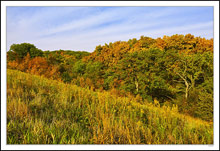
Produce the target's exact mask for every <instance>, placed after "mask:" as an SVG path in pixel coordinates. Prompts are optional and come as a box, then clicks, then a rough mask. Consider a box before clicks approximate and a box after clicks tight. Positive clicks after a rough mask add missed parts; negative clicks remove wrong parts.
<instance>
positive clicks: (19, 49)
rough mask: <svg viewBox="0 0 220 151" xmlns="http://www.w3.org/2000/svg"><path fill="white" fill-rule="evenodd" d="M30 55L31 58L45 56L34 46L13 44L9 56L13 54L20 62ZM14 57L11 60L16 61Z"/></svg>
mask: <svg viewBox="0 0 220 151" xmlns="http://www.w3.org/2000/svg"><path fill="white" fill-rule="evenodd" d="M12 52H13V53H12ZM28 53H29V55H30V57H31V58H34V57H37V56H43V51H42V50H40V49H38V48H36V47H35V46H34V45H33V44H29V43H22V44H13V45H11V47H10V50H9V54H10V55H12V54H13V57H14V56H16V57H17V58H18V59H19V60H21V59H23V58H24V57H25V56H26V55H27V54H28ZM15 54H16V55H15ZM13 57H11V58H10V59H14V58H13Z"/></svg>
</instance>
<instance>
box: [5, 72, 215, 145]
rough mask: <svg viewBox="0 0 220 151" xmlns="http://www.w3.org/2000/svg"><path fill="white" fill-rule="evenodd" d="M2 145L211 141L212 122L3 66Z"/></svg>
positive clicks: (203, 142)
mask: <svg viewBox="0 0 220 151" xmlns="http://www.w3.org/2000/svg"><path fill="white" fill-rule="evenodd" d="M7 121H8V122H7V143H8V144H20V143H21V144H29V143H30V144H50V143H54V144H59V143H61V144H66V143H68V144H113V143H114V144H142V143H143V144H212V143H213V125H212V124H211V123H207V122H205V121H202V120H199V119H194V118H191V117H189V116H185V115H182V114H179V113H178V112H177V108H175V107H174V108H166V107H159V106H157V104H145V105H141V104H139V103H136V100H135V98H125V97H124V98H120V97H116V96H113V95H111V94H110V93H109V92H93V91H91V90H88V89H84V88H79V87H77V86H75V85H70V84H64V83H61V82H57V81H54V80H49V79H46V78H43V77H39V76H35V75H30V74H26V73H22V72H20V71H16V70H9V69H8V70H7Z"/></svg>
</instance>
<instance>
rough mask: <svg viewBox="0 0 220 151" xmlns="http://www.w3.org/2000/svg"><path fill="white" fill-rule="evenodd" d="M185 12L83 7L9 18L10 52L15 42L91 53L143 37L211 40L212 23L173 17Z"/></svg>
mask: <svg viewBox="0 0 220 151" xmlns="http://www.w3.org/2000/svg"><path fill="white" fill-rule="evenodd" d="M184 11H185V10H184V9H183V8H182V9H179V8H178V7H172V8H170V7H165V8H161V9H148V10H146V9H144V8H138V7H123V8H122V7H115V8H109V9H106V10H104V11H103V10H99V9H95V10H94V9H93V8H87V9H86V8H83V7H74V8H72V7H67V8H65V9H64V8H47V7H45V8H42V9H39V11H35V12H34V13H32V14H29V15H27V14H25V15H24V14H23V17H22V15H21V16H19V17H18V18H15V20H16V21H17V24H15V23H13V22H12V20H13V15H11V16H9V17H8V24H7V28H8V29H7V46H8V48H7V49H9V46H10V45H11V44H13V43H22V42H29V43H33V44H35V45H36V46H37V47H38V48H40V49H42V50H57V49H69V50H84V51H90V52H91V51H93V50H94V49H95V47H96V46H97V45H99V44H104V43H109V42H114V41H118V40H128V39H130V38H139V37H140V36H141V35H145V36H150V37H154V38H156V37H161V36H163V35H171V34H187V33H191V34H195V35H196V36H204V37H207V38H211V37H212V34H213V21H206V22H204V21H203V22H201V21H200V22H198V23H190V22H187V21H188V18H190V16H187V15H186V16H185V17H181V18H178V17H174V16H175V15H176V16H178V14H181V13H184ZM191 11H192V10H191ZM173 14H174V15H173ZM63 18H64V19H63ZM66 18H70V19H69V20H68V19H66ZM108 23H109V24H108ZM177 23H179V24H177Z"/></svg>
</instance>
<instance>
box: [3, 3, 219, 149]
mask: <svg viewBox="0 0 220 151" xmlns="http://www.w3.org/2000/svg"><path fill="white" fill-rule="evenodd" d="M6 6H214V132H215V133H214V145H6V108H5V107H6ZM1 92H2V93H1V147H2V148H1V149H4V150H20V149H22V150H36V149H37V150H47V149H48V150H49V149H52V150H64V149H65V150H86V149H87V150H115V149H117V150H138V149H139V150H143V149H144V150H177V149H184V150H219V2H218V1H188V2H186V1H160V2H157V1H91V2H90V1H70V2H69V1H1Z"/></svg>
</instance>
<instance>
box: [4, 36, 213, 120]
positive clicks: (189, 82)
mask: <svg viewBox="0 0 220 151" xmlns="http://www.w3.org/2000/svg"><path fill="white" fill-rule="evenodd" d="M7 68H8V69H15V70H19V71H22V72H26V73H30V74H32V75H40V76H44V77H46V78H48V79H52V80H57V81H62V82H64V83H69V84H74V85H77V86H79V87H82V88H88V89H91V90H93V91H109V92H112V93H113V94H115V95H117V96H121V97H137V98H139V99H138V101H136V102H139V103H141V104H145V103H153V102H154V101H155V100H157V101H159V104H160V105H161V106H167V107H172V106H173V105H177V106H178V111H179V112H180V113H182V114H186V115H190V116H192V117H195V118H200V119H202V120H206V121H208V122H212V121H213V39H205V38H201V37H195V36H193V35H191V34H187V35H177V34H176V35H172V36H163V38H156V39H154V38H150V37H145V36H141V37H140V39H135V38H133V39H130V40H128V41H117V42H114V43H111V42H110V43H109V44H104V45H102V46H101V45H99V46H97V47H96V48H95V50H94V51H93V52H92V53H88V52H81V51H75V52H74V51H70V50H56V51H42V50H40V49H38V48H37V47H35V46H34V45H33V44H28V43H22V44H13V45H11V47H10V51H8V52H7Z"/></svg>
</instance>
